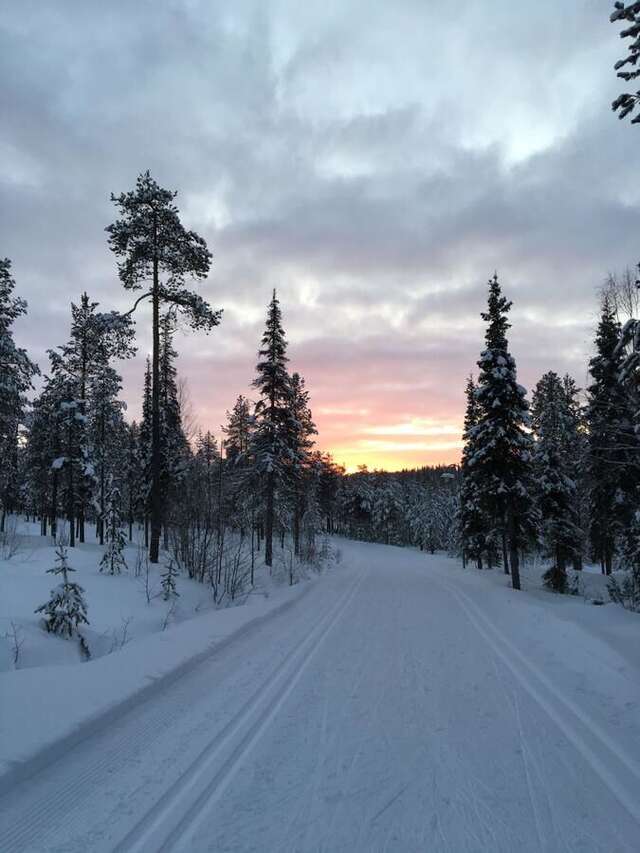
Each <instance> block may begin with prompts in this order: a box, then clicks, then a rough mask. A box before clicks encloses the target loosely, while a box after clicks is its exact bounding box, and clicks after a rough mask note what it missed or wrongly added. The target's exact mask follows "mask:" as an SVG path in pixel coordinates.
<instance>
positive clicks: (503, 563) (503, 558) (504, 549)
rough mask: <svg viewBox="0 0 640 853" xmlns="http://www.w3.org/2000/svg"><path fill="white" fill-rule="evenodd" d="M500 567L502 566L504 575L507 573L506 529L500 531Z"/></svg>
mask: <svg viewBox="0 0 640 853" xmlns="http://www.w3.org/2000/svg"><path fill="white" fill-rule="evenodd" d="M502 567H503V568H504V573H505V575H508V574H509V553H508V550H507V534H506V531H505V530H503V531H502Z"/></svg>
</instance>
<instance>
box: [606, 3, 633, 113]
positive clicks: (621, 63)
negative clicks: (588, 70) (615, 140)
mask: <svg viewBox="0 0 640 853" xmlns="http://www.w3.org/2000/svg"><path fill="white" fill-rule="evenodd" d="M613 5H614V11H613V12H612V13H611V18H610V21H611V23H615V22H616V21H622V22H624V21H628V22H629V26H626V27H625V29H623V30H622V31H621V33H620V38H623V39H625V38H626V39H631V44H630V45H629V46H628V47H629V52H628V54H627V56H625V57H624V58H623V59H619V60H618V61H617V62H616V64H615V65H614V68H615V70H616V71H617V72H618V74H617V76H618V77H619V78H620V79H621V80H624V81H625V82H627V83H630V82H631V81H633V80H637V79H638V77H640V68H637V67H636V66H637V65H638V58H639V57H640V2H638V0H635V2H631V3H624V2H622V0H617V2H615V3H614V4H613ZM625 66H629V69H630V70H627V69H626V68H625ZM620 69H624V70H620ZM638 104H640V90H639V91H637V92H624V93H623V94H621V95H618V97H617V98H616V99H615V100H614V101H613V103H612V104H611V109H612V110H613V111H614V112H618V118H620V119H623V118H626V117H627V116H628V115H632V114H633V111H634V110H635V108H636V107H637V106H638ZM639 123H640V113H639V114H638V115H637V116H636V117H635V118H633V119H631V124H639Z"/></svg>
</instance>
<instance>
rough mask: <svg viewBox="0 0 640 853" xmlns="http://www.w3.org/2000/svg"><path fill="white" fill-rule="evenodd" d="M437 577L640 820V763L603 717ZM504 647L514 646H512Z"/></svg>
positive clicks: (490, 645) (507, 666)
mask: <svg viewBox="0 0 640 853" xmlns="http://www.w3.org/2000/svg"><path fill="white" fill-rule="evenodd" d="M437 582H438V583H439V584H440V585H441V586H442V587H443V588H444V589H446V590H447V591H448V592H449V593H450V594H451V595H452V597H453V598H454V599H455V600H456V601H457V603H458V605H459V606H460V608H461V609H462V610H463V612H464V613H465V614H466V616H467V618H468V619H469V621H470V622H471V624H472V625H473V626H474V627H475V628H476V630H477V631H478V633H479V634H480V635H481V636H482V638H483V639H484V640H485V641H486V643H487V644H488V645H489V647H490V648H491V649H492V651H493V653H494V654H495V655H496V657H497V658H498V659H499V660H500V661H501V662H502V663H503V664H504V665H505V666H506V668H507V669H508V670H509V671H510V672H511V674H512V675H513V676H514V678H515V679H516V681H517V682H518V683H519V684H520V685H521V686H522V687H523V688H524V690H525V692H527V693H528V694H529V696H530V697H531V698H532V699H533V700H534V701H535V702H536V703H537V704H538V705H539V706H540V707H541V708H542V710H543V711H545V713H546V714H547V715H548V716H549V717H550V719H551V720H552V721H553V722H554V723H555V724H556V725H557V726H558V728H559V729H560V730H561V731H562V733H563V734H564V735H565V737H566V738H567V740H568V741H569V742H570V743H571V744H572V745H573V747H574V748H575V749H576V750H577V751H578V752H579V753H580V755H581V757H582V758H583V760H584V761H585V762H586V763H587V764H588V765H589V766H590V767H591V769H592V770H593V772H594V773H595V774H596V775H598V776H599V777H600V779H601V780H602V782H603V783H604V784H605V785H606V787H607V788H608V789H609V791H610V792H611V794H612V795H613V796H614V798H615V799H617V800H618V802H619V803H620V804H621V805H622V806H623V807H624V808H625V809H626V811H627V812H628V813H629V814H630V815H631V817H632V818H633V819H634V820H635V821H636V822H637V823H638V824H640V802H638V800H637V799H634V797H633V796H632V795H631V792H633V791H636V790H638V789H639V783H640V767H639V766H638V764H637V763H636V762H635V761H634V760H633V759H631V758H628V757H627V756H626V755H624V753H623V751H622V749H621V748H620V747H619V746H618V744H616V743H615V742H614V741H613V740H612V739H611V738H610V737H609V735H608V734H607V733H606V732H605V731H604V730H603V729H602V728H601V727H600V726H599V725H598V724H597V723H595V722H594V721H593V720H591V719H590V718H589V717H588V716H587V715H586V714H585V712H584V711H583V710H582V709H581V708H579V707H578V706H577V705H576V704H575V703H574V702H573V701H572V700H571V699H569V698H568V697H566V696H564V695H563V694H562V693H561V692H560V691H559V690H558V688H557V687H556V686H555V685H554V684H553V683H552V682H551V681H550V680H549V679H548V678H547V676H546V675H545V674H544V673H543V672H541V671H540V670H539V669H538V667H536V666H535V665H534V664H532V663H531V662H530V661H529V660H527V658H526V657H525V656H524V655H523V654H522V653H521V652H520V651H518V649H516V648H514V647H513V645H512V644H511V643H510V641H509V638H508V637H507V636H506V635H505V634H503V633H502V632H501V631H500V630H499V629H498V628H496V627H495V625H493V624H492V623H491V622H489V620H488V619H487V617H486V616H485V614H484V613H483V612H482V610H481V609H480V608H479V607H478V605H477V604H476V603H475V602H474V601H473V600H472V599H471V598H470V597H469V596H468V595H467V594H466V593H464V592H462V591H461V590H459V589H457V588H456V587H453V586H451V584H449V583H447V582H446V581H443V580H441V579H438V581H437ZM503 649H508V652H506V651H504V650H503ZM514 661H516V662H517V664H519V665H520V667H521V668H518V666H517V665H516V663H515V662H514Z"/></svg>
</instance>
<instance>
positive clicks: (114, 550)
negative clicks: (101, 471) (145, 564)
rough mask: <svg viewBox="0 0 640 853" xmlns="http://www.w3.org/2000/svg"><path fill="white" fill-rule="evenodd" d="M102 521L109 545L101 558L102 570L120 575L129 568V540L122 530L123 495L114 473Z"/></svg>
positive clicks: (110, 481)
mask: <svg viewBox="0 0 640 853" xmlns="http://www.w3.org/2000/svg"><path fill="white" fill-rule="evenodd" d="M102 521H103V524H102V526H103V529H104V531H105V539H106V542H107V547H106V548H105V552H104V554H103V555H102V559H101V560H100V571H101V572H108V573H109V574H110V575H119V574H120V573H121V572H122V570H123V569H124V570H125V571H126V569H127V563H126V560H125V558H124V549H125V546H126V544H127V540H126V536H125V534H124V531H123V530H122V497H121V495H120V489H119V488H118V486H117V485H116V483H115V480H114V478H113V475H111V476H110V477H109V481H108V483H107V495H106V505H105V511H104V516H103V520H102Z"/></svg>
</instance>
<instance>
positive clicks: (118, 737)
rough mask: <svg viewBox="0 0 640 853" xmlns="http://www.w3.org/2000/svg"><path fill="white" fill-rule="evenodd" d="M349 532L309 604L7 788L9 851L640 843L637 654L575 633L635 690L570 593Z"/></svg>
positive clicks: (535, 847)
mask: <svg viewBox="0 0 640 853" xmlns="http://www.w3.org/2000/svg"><path fill="white" fill-rule="evenodd" d="M341 548H342V550H343V554H344V560H343V564H341V565H340V566H339V567H337V568H336V569H335V571H334V572H333V573H332V574H331V575H329V576H327V577H326V578H325V579H323V580H322V581H321V582H320V583H318V584H316V585H315V586H314V587H313V588H312V589H311V590H310V592H309V593H308V594H306V595H305V596H303V597H302V598H301V599H300V600H299V601H298V602H296V604H295V605H294V606H293V607H291V608H290V609H288V610H287V611H286V612H282V613H279V614H277V615H275V616H274V617H273V618H272V619H269V620H267V621H266V622H264V623H262V624H260V625H258V626H257V627H256V628H255V629H254V630H251V631H249V632H246V633H244V634H242V635H240V636H239V637H238V638H237V639H236V640H235V641H233V642H231V643H230V644H229V645H227V646H226V648H224V649H223V650H221V652H220V653H219V654H213V655H212V657H211V658H210V659H209V660H207V661H205V662H204V663H202V664H201V665H200V666H198V667H197V668H196V669H194V670H193V671H192V672H190V673H188V674H187V675H185V676H184V677H183V678H181V679H179V680H178V681H176V682H175V683H173V684H172V685H171V687H170V689H168V690H167V691H165V692H164V693H160V694H159V695H157V696H155V697H153V698H151V699H149V700H148V701H146V702H144V703H143V704H141V705H140V706H139V707H136V708H133V709H132V710H131V711H130V712H128V713H127V714H126V715H125V716H123V717H122V718H121V719H120V720H119V721H118V723H117V724H114V725H112V726H111V727H109V729H108V730H105V731H103V732H101V733H99V734H97V735H94V736H92V737H91V738H88V739H87V740H86V741H84V742H83V743H80V744H78V745H77V746H76V747H75V748H74V749H72V750H70V751H69V753H68V754H67V755H66V756H65V757H64V758H62V759H60V760H59V761H57V762H55V764H52V765H50V766H49V767H48V768H46V769H45V770H42V771H41V772H40V773H39V774H38V775H37V776H35V777H34V778H32V779H30V780H28V781H26V782H24V783H22V784H20V785H19V786H17V788H16V789H15V790H14V791H12V792H11V793H10V794H9V795H7V796H5V797H4V798H3V799H2V800H0V850H2V851H5V850H6V851H20V850H29V851H44V850H47V851H62V850H64V851H87V850H91V851H110V850H118V851H130V850H131V851H134V850H135V851H155V850H184V851H187V850H192V851H194V850H195V851H200V850H203V851H204V850H211V851H232V850H235V851H245V850H255V851H272V850H273V851H280V850H282V851H341V850H345V851H347V850H349V851H383V850H398V851H404V850H406V851H452V853H458V851H484V850H486V851H505V853H506V851H509V853H511V851H514V850H518V851H519V853H525V851H582V853H585V851H589V853H590V851H602V853H615V851H637V849H638V838H639V837H640V739H639V738H638V730H637V727H633V726H631V725H622V724H617V725H614V724H613V723H612V721H614V723H615V722H616V721H618V723H619V721H620V720H626V719H628V714H632V713H633V711H634V703H635V702H636V701H638V702H640V690H639V688H637V687H636V684H637V679H634V678H633V676H634V675H637V673H635V672H634V673H632V674H631V675H632V677H631V678H629V666H628V662H627V661H622V660H618V659H617V658H616V656H615V655H614V653H613V652H612V651H611V650H610V649H605V648H603V647H601V645H600V641H599V640H598V639H597V638H591V637H590V635H589V634H587V633H584V632H583V633H581V634H580V642H581V643H582V648H581V649H579V650H578V651H575V649H574V650H573V656H572V663H573V664H575V665H576V666H577V667H578V668H579V667H580V666H582V664H584V666H585V671H588V669H587V667H588V663H589V661H590V660H595V661H598V662H601V661H603V660H606V661H607V663H610V664H611V665H610V667H609V669H610V670H611V673H612V674H611V679H613V680H612V681H611V686H612V688H615V691H616V697H617V698H619V701H620V708H619V709H618V708H614V707H612V706H611V704H610V703H609V704H607V703H605V702H604V701H603V696H602V695H599V694H598V693H596V692H595V690H591V689H586V687H585V689H582V688H580V689H579V690H578V688H576V686H575V673H574V672H573V671H571V670H570V669H569V667H567V669H566V671H565V670H563V668H562V665H561V663H559V662H558V660H557V659H556V658H555V657H554V656H553V655H552V653H551V652H550V651H549V650H550V649H552V648H553V640H554V637H557V636H565V635H567V636H568V634H566V632H567V631H568V630H569V629H568V628H567V627H566V625H565V623H564V622H562V619H563V615H562V614H563V611H561V610H559V609H554V608H550V609H548V610H545V612H544V619H545V622H544V626H543V627H542V628H538V627H537V620H539V618H540V608H537V609H536V607H533V606H532V605H531V604H530V600H529V599H528V597H527V596H526V595H525V594H522V595H520V597H517V596H515V594H514V595H509V594H508V593H507V591H506V590H504V589H499V590H496V589H492V588H490V587H489V586H488V585H487V583H483V581H484V578H478V577H477V576H473V575H472V574H471V573H466V574H463V573H461V572H457V571H452V570H451V566H450V564H448V563H447V561H446V560H442V559H441V558H438V557H434V558H430V557H426V556H425V555H421V554H417V553H415V552H412V551H409V550H401V549H396V548H385V547H382V546H375V545H364V544H360V543H357V544H356V543H348V542H345V543H341ZM534 630H537V631H538V634H540V631H542V632H543V633H542V634H540V642H539V643H538V642H536V643H533V642H531V641H530V640H527V639H526V638H527V637H529V636H530V633H528V632H532V631H534ZM563 632H565V633H563ZM536 636H537V635H536ZM571 636H573V635H571ZM545 637H548V640H547V639H545ZM576 661H577V663H576ZM592 677H593V679H594V680H595V679H597V677H598V676H597V668H596V669H593V672H592ZM603 678H605V681H606V674H603ZM607 683H608V682H607ZM586 686H587V687H588V686H589V685H586ZM618 693H619V697H618ZM608 698H609V699H610V697H608ZM617 698H616V701H617ZM625 708H626V711H625ZM637 708H640V704H638V706H637ZM637 708H635V713H636V714H637ZM629 709H631V710H629ZM625 713H626V714H627V717H625V716H624V715H625Z"/></svg>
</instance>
